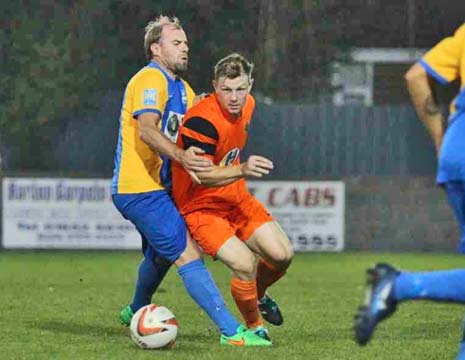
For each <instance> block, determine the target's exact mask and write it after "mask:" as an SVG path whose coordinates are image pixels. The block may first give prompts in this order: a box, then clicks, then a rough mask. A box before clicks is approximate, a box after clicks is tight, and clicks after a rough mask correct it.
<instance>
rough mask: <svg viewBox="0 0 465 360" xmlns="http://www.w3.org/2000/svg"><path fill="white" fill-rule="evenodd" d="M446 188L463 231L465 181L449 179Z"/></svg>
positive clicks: (464, 219) (464, 223)
mask: <svg viewBox="0 0 465 360" xmlns="http://www.w3.org/2000/svg"><path fill="white" fill-rule="evenodd" d="M444 188H445V190H446V193H447V198H448V200H449V204H450V206H451V207H452V209H453V210H454V214H455V216H456V218H457V221H458V222H459V224H460V228H461V230H462V231H463V230H464V229H465V183H464V182H463V181H448V182H446V183H445V184H444Z"/></svg>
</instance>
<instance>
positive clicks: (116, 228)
mask: <svg viewBox="0 0 465 360" xmlns="http://www.w3.org/2000/svg"><path fill="white" fill-rule="evenodd" d="M2 188H3V211H2V213H3V226H2V229H3V237H2V239H3V247H5V248H8V249H11V248H13V249H17V248H35V249H44V248H47V249H139V248H140V243H141V240H140V236H139V234H138V233H137V231H136V230H135V228H134V226H133V225H132V224H131V223H130V222H129V221H126V220H125V219H124V218H123V217H122V216H121V215H120V214H119V212H118V210H116V208H115V207H114V206H113V203H112V201H111V194H110V181H109V180H102V179H49V178H4V179H3V186H2Z"/></svg>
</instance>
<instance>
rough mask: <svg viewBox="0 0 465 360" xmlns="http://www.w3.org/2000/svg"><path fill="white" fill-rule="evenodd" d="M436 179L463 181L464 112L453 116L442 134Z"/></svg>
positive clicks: (440, 180) (464, 159) (464, 157)
mask: <svg viewBox="0 0 465 360" xmlns="http://www.w3.org/2000/svg"><path fill="white" fill-rule="evenodd" d="M436 181H437V183H438V184H444V183H446V182H448V181H465V114H460V115H458V116H455V117H454V120H453V121H452V122H451V123H450V125H449V127H448V129H447V131H446V133H445V134H444V138H443V140H442V146H441V151H440V153H439V164H438V174H437V178H436Z"/></svg>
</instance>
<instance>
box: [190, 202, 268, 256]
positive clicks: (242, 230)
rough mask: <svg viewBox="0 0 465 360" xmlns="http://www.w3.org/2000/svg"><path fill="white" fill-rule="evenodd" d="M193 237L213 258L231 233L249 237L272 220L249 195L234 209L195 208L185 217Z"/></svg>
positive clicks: (262, 207) (244, 239) (246, 238)
mask: <svg viewBox="0 0 465 360" xmlns="http://www.w3.org/2000/svg"><path fill="white" fill-rule="evenodd" d="M184 219H185V220H186V224H187V227H188V228H189V232H190V234H191V235H192V238H193V239H194V240H195V241H196V242H197V244H199V246H200V247H201V248H202V250H203V252H204V253H205V254H207V255H210V256H212V257H216V254H217V252H218V250H219V249H220V248H221V247H222V246H223V244H224V243H225V242H226V241H227V240H229V239H230V238H231V237H232V236H234V235H235V236H237V237H238V238H239V239H240V240H242V241H246V240H248V239H249V238H250V237H251V236H252V235H253V233H254V232H255V230H257V229H258V228H259V227H260V226H262V225H263V224H265V223H267V222H270V221H274V218H273V217H272V216H271V215H270V213H269V212H268V211H267V210H266V208H265V207H264V206H263V205H262V203H261V202H259V201H258V200H257V199H255V198H254V197H253V196H248V197H247V198H246V199H245V200H243V201H241V202H240V203H239V204H238V205H237V206H236V207H235V208H234V209H233V210H230V211H224V210H221V209H218V210H214V209H208V210H197V211H193V212H191V213H189V214H186V215H185V216H184Z"/></svg>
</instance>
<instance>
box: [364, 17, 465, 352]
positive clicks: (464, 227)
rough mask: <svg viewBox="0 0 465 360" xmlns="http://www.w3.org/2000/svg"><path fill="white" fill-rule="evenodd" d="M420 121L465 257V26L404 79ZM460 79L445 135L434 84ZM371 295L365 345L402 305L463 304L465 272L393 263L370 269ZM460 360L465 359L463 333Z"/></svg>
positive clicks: (365, 309)
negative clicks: (434, 156)
mask: <svg viewBox="0 0 465 360" xmlns="http://www.w3.org/2000/svg"><path fill="white" fill-rule="evenodd" d="M405 78H406V80H407V88H408V90H409V93H410V96H411V98H412V102H413V105H414V107H415V109H416V111H417V114H418V116H419V118H420V119H421V120H422V122H423V123H424V125H425V127H426V129H427V130H428V133H429V134H430V136H431V138H432V140H433V143H434V146H435V148H436V151H437V153H438V157H439V163H438V174H437V178H436V181H437V183H438V184H440V185H441V186H443V187H444V188H445V190H446V192H447V196H448V199H449V203H450V205H451V207H452V209H453V210H454V213H455V216H456V218H457V221H458V223H459V227H460V233H461V238H460V243H459V246H458V249H459V252H461V253H464V254H465V24H463V25H462V26H460V27H459V28H458V29H457V31H456V32H455V34H454V35H453V36H451V37H447V38H445V39H443V40H442V41H441V42H439V43H438V44H437V45H436V46H434V47H433V48H432V49H431V50H430V51H428V52H427V53H426V54H425V55H424V56H423V58H422V59H421V60H420V61H418V62H417V63H416V64H414V65H413V66H412V67H411V68H410V70H409V71H408V72H407V74H406V76H405ZM456 79H459V80H460V84H461V86H460V91H459V93H458V94H457V96H456V97H455V99H454V100H453V101H452V103H451V105H450V118H449V126H448V128H447V131H446V132H444V129H443V121H442V114H441V112H440V110H439V107H438V104H437V102H436V100H435V97H434V92H433V87H432V86H433V84H434V82H439V83H440V84H443V85H445V84H448V83H450V82H451V81H454V80H456ZM367 275H368V278H367V285H368V289H367V290H368V291H367V297H366V299H365V303H364V305H362V306H361V307H360V308H359V310H358V313H357V316H356V318H355V339H356V341H357V342H358V343H359V344H360V345H365V344H366V343H367V342H368V341H369V340H370V338H371V336H372V334H373V332H374V330H375V327H376V325H377V324H378V323H379V322H380V321H382V320H384V319H386V318H388V317H389V316H390V315H392V314H393V313H394V311H395V310H396V307H397V304H398V303H399V302H403V301H407V300H433V301H442V302H453V303H461V304H463V303H465V269H455V270H447V271H429V272H420V273H418V272H403V271H402V272H401V271H398V270H397V269H395V268H394V267H392V266H391V265H389V264H377V265H376V266H374V267H373V268H371V269H369V270H367ZM457 359H459V360H465V331H464V335H463V336H462V340H461V343H460V348H459V353H458V356H457Z"/></svg>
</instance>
